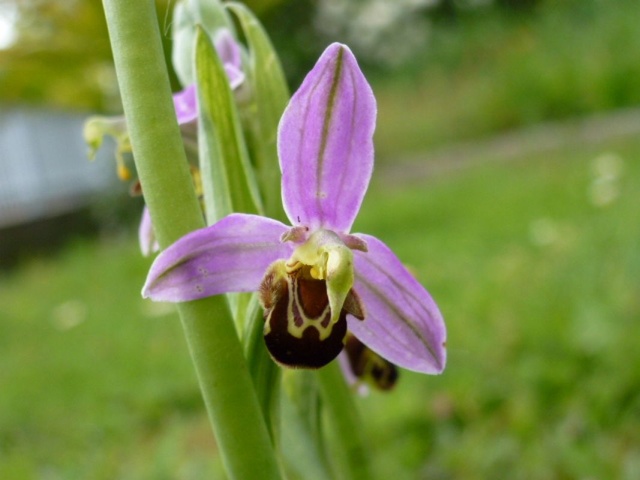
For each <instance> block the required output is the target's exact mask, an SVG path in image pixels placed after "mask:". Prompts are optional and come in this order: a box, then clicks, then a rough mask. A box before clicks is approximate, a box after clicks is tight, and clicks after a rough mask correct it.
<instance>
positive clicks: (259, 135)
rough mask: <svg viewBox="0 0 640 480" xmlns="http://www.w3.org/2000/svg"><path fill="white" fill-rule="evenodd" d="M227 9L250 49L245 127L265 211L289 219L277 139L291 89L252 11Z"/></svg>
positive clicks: (235, 5)
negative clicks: (249, 90) (250, 95)
mask: <svg viewBox="0 0 640 480" xmlns="http://www.w3.org/2000/svg"><path fill="white" fill-rule="evenodd" d="M227 8H228V9H229V10H231V12H233V14H234V15H235V16H236V17H237V18H238V21H239V24H240V27H241V28H242V31H243V33H244V36H245V38H246V40H247V46H248V48H249V67H248V71H247V72H245V73H246V74H247V75H248V76H249V78H250V84H251V85H252V87H253V94H254V101H255V107H254V109H252V110H251V111H250V112H249V113H250V117H246V118H245V126H246V128H247V129H248V130H249V131H250V135H249V137H248V139H249V143H250V148H251V154H252V158H253V160H254V162H255V165H256V169H257V174H258V183H259V185H260V192H261V194H262V198H263V201H264V205H265V211H266V213H267V215H269V216H270V217H273V218H276V219H279V220H286V217H285V215H284V211H283V209H282V199H281V196H280V166H279V162H278V152H277V148H276V140H277V134H278V124H279V123H280V117H281V116H282V112H284V109H285V107H286V106H287V102H288V101H289V96H290V95H289V89H288V87H287V82H286V79H285V76H284V73H283V71H282V66H281V64H280V60H279V59H278V56H277V54H276V52H275V50H274V48H273V45H272V44H271V40H269V37H268V36H267V33H266V32H265V30H264V28H263V27H262V25H261V24H260V22H259V21H258V19H257V18H256V17H255V16H254V15H253V13H252V12H251V11H250V10H249V9H247V7H245V6H244V5H242V4H240V3H235V2H231V3H228V4H227Z"/></svg>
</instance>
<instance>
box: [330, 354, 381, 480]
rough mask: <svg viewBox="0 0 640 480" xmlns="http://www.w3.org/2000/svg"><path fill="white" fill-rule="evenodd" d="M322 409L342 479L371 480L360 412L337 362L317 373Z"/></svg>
mask: <svg viewBox="0 0 640 480" xmlns="http://www.w3.org/2000/svg"><path fill="white" fill-rule="evenodd" d="M318 382H319V384H320V392H321V395H322V400H323V406H324V408H326V410H327V413H328V417H329V421H330V426H331V427H333V431H334V432H333V433H334V435H333V438H332V442H334V443H335V442H337V445H335V446H334V448H333V451H335V452H336V453H338V454H340V455H342V457H343V458H342V463H343V464H344V465H342V467H343V468H342V469H341V472H339V473H340V478H345V479H349V480H369V479H371V478H372V475H371V466H370V464H369V456H368V455H367V450H366V442H365V435H364V431H363V428H362V422H361V421H360V414H359V413H360V412H358V409H357V408H356V405H355V403H354V401H353V392H352V391H351V389H350V388H349V386H348V385H347V383H346V382H345V380H344V376H343V375H342V371H341V370H340V365H339V364H338V362H337V361H334V362H331V363H330V364H329V365H327V366H326V367H323V368H321V369H320V370H318Z"/></svg>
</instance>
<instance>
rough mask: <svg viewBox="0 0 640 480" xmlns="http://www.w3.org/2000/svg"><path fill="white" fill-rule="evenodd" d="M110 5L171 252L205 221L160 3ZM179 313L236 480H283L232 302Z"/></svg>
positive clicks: (141, 162) (164, 241) (138, 147)
mask: <svg viewBox="0 0 640 480" xmlns="http://www.w3.org/2000/svg"><path fill="white" fill-rule="evenodd" d="M103 4H104V10H105V14H106V18H107V24H108V27H109V34H110V37H111V44H112V48H113V56H114V60H115V64H116V71H117V74H118V81H119V84H120V91H121V94H122V101H123V106H124V110H125V116H126V118H127V124H128V129H129V134H130V138H131V144H132V146H133V153H134V156H135V159H136V166H137V170H138V176H139V178H140V181H141V184H142V188H143V191H144V196H145V201H146V203H147V205H148V207H149V210H150V212H151V217H152V219H153V224H154V229H155V232H156V236H157V238H158V240H159V242H160V245H161V246H163V247H165V246H167V245H169V244H170V243H172V242H173V241H175V240H176V239H178V238H179V237H181V236H183V235H184V234H186V233H188V232H190V231H192V230H195V229H197V228H201V227H203V226H204V221H203V217H202V212H201V210H200V206H199V204H198V201H197V198H196V196H195V192H194V190H193V185H192V180H191V176H190V172H189V167H188V164H187V160H186V156H185V152H184V147H183V144H182V140H181V136H180V131H179V128H178V125H177V124H176V121H175V112H174V109H173V103H172V101H171V90H170V86H169V79H168V75H167V71H166V66H165V64H164V56H163V54H162V46H161V42H160V32H159V29H158V24H157V20H156V18H157V17H156V14H155V6H154V2H153V0H140V1H135V2H133V1H131V0H104V2H103ZM178 310H179V313H180V317H181V319H182V325H183V327H184V330H185V335H186V338H187V341H188V344H189V349H190V352H191V356H192V359H193V362H194V364H195V368H196V372H197V374H198V379H199V382H200V388H201V390H202V394H203V397H204V400H205V404H206V407H207V411H208V412H209V417H210V419H211V423H212V425H213V429H214V432H215V434H216V438H217V441H218V445H219V448H220V451H221V454H222V457H223V461H224V464H225V467H226V469H227V472H228V474H229V476H230V477H231V478H233V479H253V478H261V479H277V478H280V474H279V471H278V466H277V462H276V458H275V454H274V449H273V445H272V444H271V441H270V438H269V434H268V432H267V429H266V426H265V423H264V419H263V417H262V414H261V411H260V406H259V405H258V401H257V399H256V395H255V392H254V390H253V385H252V382H251V378H250V376H249V372H248V369H247V366H246V363H245V360H244V357H243V354H242V348H241V346H240V342H239V340H238V337H237V335H236V332H235V328H234V326H233V321H232V318H231V315H230V312H229V309H228V307H227V305H226V300H225V299H224V298H223V297H214V298H207V299H203V300H198V301H195V302H188V303H184V304H180V305H178Z"/></svg>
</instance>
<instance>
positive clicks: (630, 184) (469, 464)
mask: <svg viewBox="0 0 640 480" xmlns="http://www.w3.org/2000/svg"><path fill="white" fill-rule="evenodd" d="M487 160H488V161H487V162H482V163H479V164H477V165H475V166H472V167H469V168H467V169H465V170H463V171H459V172H456V173H449V174H443V175H440V176H438V177H435V178H432V179H430V180H429V181H420V180H419V179H417V180H416V181H414V182H413V183H408V184H407V183H404V184H403V183H399V184H391V183H389V182H387V181H386V179H385V178H384V176H383V175H377V176H376V175H375V174H374V177H375V179H374V183H373V185H372V187H371V189H370V191H369V193H368V195H367V197H366V199H365V203H364V206H363V209H362V212H361V215H360V217H359V218H358V220H357V223H356V227H355V229H354V230H355V231H365V232H367V233H371V234H374V235H377V236H378V237H380V238H381V239H383V240H384V241H385V242H386V243H387V244H388V245H390V246H391V247H392V248H393V249H394V250H395V251H396V252H397V253H398V254H399V256H400V257H401V258H402V259H403V261H405V262H406V263H407V264H408V265H409V266H410V267H411V268H413V269H414V271H415V272H416V275H417V277H418V278H419V279H420V281H421V282H423V284H425V285H426V286H427V288H428V289H429V290H430V291H431V293H432V294H433V296H434V297H435V299H436V300H437V301H438V303H439V305H440V307H441V309H442V311H443V313H444V316H445V320H446V322H447V325H448V329H449V339H448V346H449V363H448V367H447V370H446V371H445V373H444V374H443V375H442V376H440V377H427V376H421V375H417V374H412V373H409V372H403V374H402V377H401V381H400V383H399V385H398V387H397V388H396V389H395V390H394V391H393V392H392V393H390V394H377V393H374V394H372V395H370V396H369V397H365V398H361V399H359V400H358V401H359V403H360V405H361V407H362V412H363V416H364V420H365V428H366V430H367V437H368V438H369V439H370V443H371V445H370V449H371V453H372V456H373V459H374V462H375V466H376V471H377V472H378V477H379V478H381V479H382V478H411V479H413V478H415V479H423V478H424V479H426V478H430V479H449V478H451V479H457V478H465V479H475V478H478V479H480V478H514V479H517V478H527V479H549V478H568V479H571V478H587V477H589V478H621V479H633V478H638V476H639V475H640V433H639V432H640V392H639V390H638V385H640V336H638V335H637V325H638V319H639V318H640V295H639V294H640V280H639V279H640V250H639V248H638V247H639V246H640V241H639V239H640V224H638V222H637V221H635V220H634V219H635V218H636V217H637V205H638V202H639V200H640V140H638V139H628V140H617V141H611V142H608V143H605V144H600V145H598V146H582V147H575V148H571V149H566V150H558V151H554V152H551V153H545V154H544V155H537V156H536V155H533V156H532V155H528V156H527V155H526V154H523V157H522V158H519V159H517V161H513V162H504V163H495V162H490V161H489V160H491V159H490V158H487ZM148 266H149V260H148V259H143V258H141V257H140V255H139V253H138V248H137V245H136V243H135V238H134V233H133V232H131V233H130V235H128V236H125V237H106V238H102V239H100V240H98V241H77V242H76V243H74V244H72V245H70V246H69V247H68V248H67V249H66V250H65V251H64V252H63V253H62V254H61V255H58V256H56V257H53V258H35V259H32V260H30V261H29V262H28V263H26V264H25V265H24V266H23V267H22V268H20V269H18V270H14V271H11V272H5V273H3V274H2V276H1V277H0V305H2V307H1V311H2V314H1V321H0V364H1V365H2V368H1V369H0V386H1V387H0V388H1V390H2V391H1V394H0V478H11V479H31V478H63V479H67V478H92V479H102V478H104V479H108V478H109V479H110V478H122V479H145V478H148V479H164V478H167V479H168V478H180V479H201V478H210V477H214V478H216V476H217V475H219V474H220V472H221V465H220V462H219V459H218V458H217V457H216V455H215V444H214V442H213V440H212V436H211V433H210V430H209V426H208V422H207V419H206V415H205V413H204V409H203V407H202V405H201V401H200V398H199V392H198V390H197V384H196V380H195V375H194V373H193V370H192V367H191V365H190V361H189V358H188V353H187V349H186V345H185V342H184V340H183V338H182V333H181V329H180V325H179V322H178V320H177V317H176V315H175V313H173V310H172V308H171V307H170V306H166V305H163V304H153V303H149V302H146V301H143V300H142V299H141V298H140V295H139V292H140V287H141V284H142V282H143V280H144V277H145V275H146V271H147V268H148ZM212 321H215V319H212ZM285 420H286V419H285Z"/></svg>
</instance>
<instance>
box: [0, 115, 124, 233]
mask: <svg viewBox="0 0 640 480" xmlns="http://www.w3.org/2000/svg"><path fill="white" fill-rule="evenodd" d="M85 118H86V116H85V115H82V114H71V113H63V112H54V111H46V110H31V109H24V108H0V228H4V227H9V226H13V225H19V224H24V223H28V222H32V221H36V220H40V219H43V218H47V217H53V216H57V215H61V214H64V213H69V212H72V211H74V210H76V209H79V208H81V207H84V206H86V205H87V204H88V203H89V202H90V200H91V199H92V198H95V196H96V195H97V194H99V193H100V192H105V191H106V190H108V189H109V188H111V187H113V185H114V183H115V182H116V178H115V177H116V176H115V169H114V165H113V160H112V158H108V157H112V156H113V148H102V149H101V150H100V152H98V158H97V159H96V160H95V161H89V160H88V159H87V146H86V145H85V143H84V140H83V138H82V126H83V122H84V119H85ZM105 157H107V158H105Z"/></svg>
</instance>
